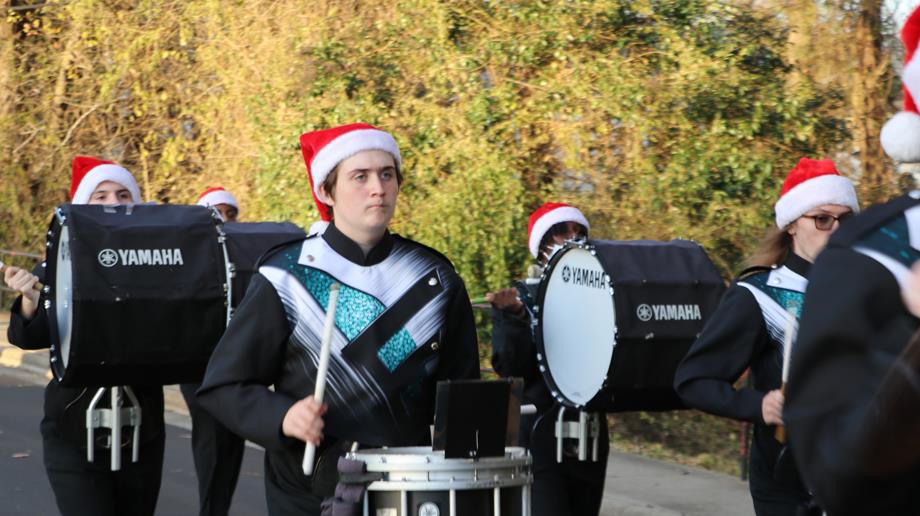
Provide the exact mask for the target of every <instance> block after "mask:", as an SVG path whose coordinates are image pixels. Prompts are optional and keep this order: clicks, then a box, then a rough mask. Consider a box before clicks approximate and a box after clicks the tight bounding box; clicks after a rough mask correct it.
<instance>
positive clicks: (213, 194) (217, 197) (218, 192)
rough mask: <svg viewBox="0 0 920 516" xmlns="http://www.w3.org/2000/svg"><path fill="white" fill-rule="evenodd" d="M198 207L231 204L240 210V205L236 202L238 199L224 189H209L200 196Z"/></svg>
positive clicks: (219, 187)
mask: <svg viewBox="0 0 920 516" xmlns="http://www.w3.org/2000/svg"><path fill="white" fill-rule="evenodd" d="M197 204H198V206H206V207H207V206H217V205H218V204H229V205H230V206H233V207H234V208H236V209H237V210H239V209H240V203H238V202H236V197H234V196H233V194H231V193H230V192H228V191H227V190H225V189H224V188H223V187H221V186H218V187H215V188H208V189H207V190H205V191H203V192H201V195H199V196H198V203H197Z"/></svg>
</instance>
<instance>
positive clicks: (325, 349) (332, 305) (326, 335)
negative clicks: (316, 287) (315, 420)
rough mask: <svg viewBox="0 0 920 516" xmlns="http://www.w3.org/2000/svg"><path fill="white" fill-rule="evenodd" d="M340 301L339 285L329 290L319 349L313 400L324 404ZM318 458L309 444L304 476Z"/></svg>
mask: <svg viewBox="0 0 920 516" xmlns="http://www.w3.org/2000/svg"><path fill="white" fill-rule="evenodd" d="M338 300H339V283H338V282H335V283H333V284H332V286H331V287H330V288H329V305H328V307H327V308H326V323H325V324H324V325H323V340H322V343H321V344H320V349H319V365H318V366H317V368H316V387H315V390H314V391H313V399H315V400H316V402H317V403H319V404H320V405H322V404H323V392H324V391H325V390H326V370H327V369H329V348H331V347H332V329H333V328H334V327H335V309H336V303H337V301H338ZM314 458H316V445H315V444H313V443H307V448H306V449H305V450H304V452H303V474H304V475H312V474H313V459H314Z"/></svg>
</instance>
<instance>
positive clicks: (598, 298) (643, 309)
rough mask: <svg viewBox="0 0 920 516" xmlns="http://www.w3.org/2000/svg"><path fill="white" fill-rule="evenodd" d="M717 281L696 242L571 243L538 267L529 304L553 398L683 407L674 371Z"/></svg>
mask: <svg viewBox="0 0 920 516" xmlns="http://www.w3.org/2000/svg"><path fill="white" fill-rule="evenodd" d="M724 290H725V283H724V281H723V280H722V278H721V276H720V275H719V272H718V271H717V270H716V268H715V266H714V265H713V263H712V261H711V260H710V259H709V257H708V256H707V255H706V253H705V251H704V250H703V248H702V247H700V246H699V245H698V244H696V243H694V242H690V241H687V240H673V241H671V242H658V241H648V240H639V241H606V240H591V241H587V242H585V243H568V244H567V245H566V247H564V248H563V249H562V250H560V251H558V252H557V253H556V254H555V255H553V257H552V259H551V260H550V262H549V264H548V265H547V267H546V269H545V270H544V272H543V276H542V277H541V279H540V286H539V288H538V289H537V300H536V301H537V304H536V307H535V311H536V313H535V319H536V327H535V330H534V331H535V337H536V341H537V350H538V354H537V360H538V363H539V365H540V371H541V373H542V374H543V378H544V380H545V381H546V383H547V385H548V387H549V390H550V393H551V394H552V396H553V398H555V399H556V400H557V401H558V402H560V403H562V404H563V405H565V406H568V407H572V408H576V409H584V410H590V411H601V412H623V411H635V410H647V411H655V410H672V409H680V408H684V405H683V403H682V402H681V401H680V399H679V398H678V397H677V394H676V393H675V392H674V389H673V382H674V372H675V371H676V369H677V365H678V364H679V363H680V361H681V359H682V358H683V357H684V355H685V354H686V353H687V350H688V349H689V348H690V345H691V344H692V343H693V341H694V340H695V339H696V337H697V336H698V335H699V333H700V331H702V328H703V325H704V324H705V323H706V321H707V320H708V318H709V317H710V315H711V314H712V313H713V312H714V311H715V309H716V306H717V305H718V304H719V301H720V299H721V297H722V293H723V292H724Z"/></svg>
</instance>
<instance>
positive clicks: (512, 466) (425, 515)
mask: <svg viewBox="0 0 920 516" xmlns="http://www.w3.org/2000/svg"><path fill="white" fill-rule="evenodd" d="M348 458H349V459H353V460H360V461H364V462H365V463H366V464H367V471H368V473H381V474H382V475H383V478H382V479H381V480H377V481H375V482H372V483H371V484H370V485H369V486H368V488H367V492H366V493H365V498H364V514H365V515H370V516H530V486H531V484H532V483H533V477H532V476H531V473H530V464H531V459H530V455H529V454H528V453H527V451H526V450H524V449H523V448H506V449H505V455H504V456H503V457H484V458H479V459H445V458H444V452H443V451H441V452H437V451H432V450H431V448H426V447H407V448H383V449H370V450H361V451H358V452H351V453H349V454H348Z"/></svg>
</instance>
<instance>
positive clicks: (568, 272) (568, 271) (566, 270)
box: [562, 265, 572, 283]
mask: <svg viewBox="0 0 920 516" xmlns="http://www.w3.org/2000/svg"><path fill="white" fill-rule="evenodd" d="M570 279H572V268H571V267H569V266H568V265H564V266H563V267H562V281H564V282H566V283H568V282H569V280H570Z"/></svg>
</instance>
